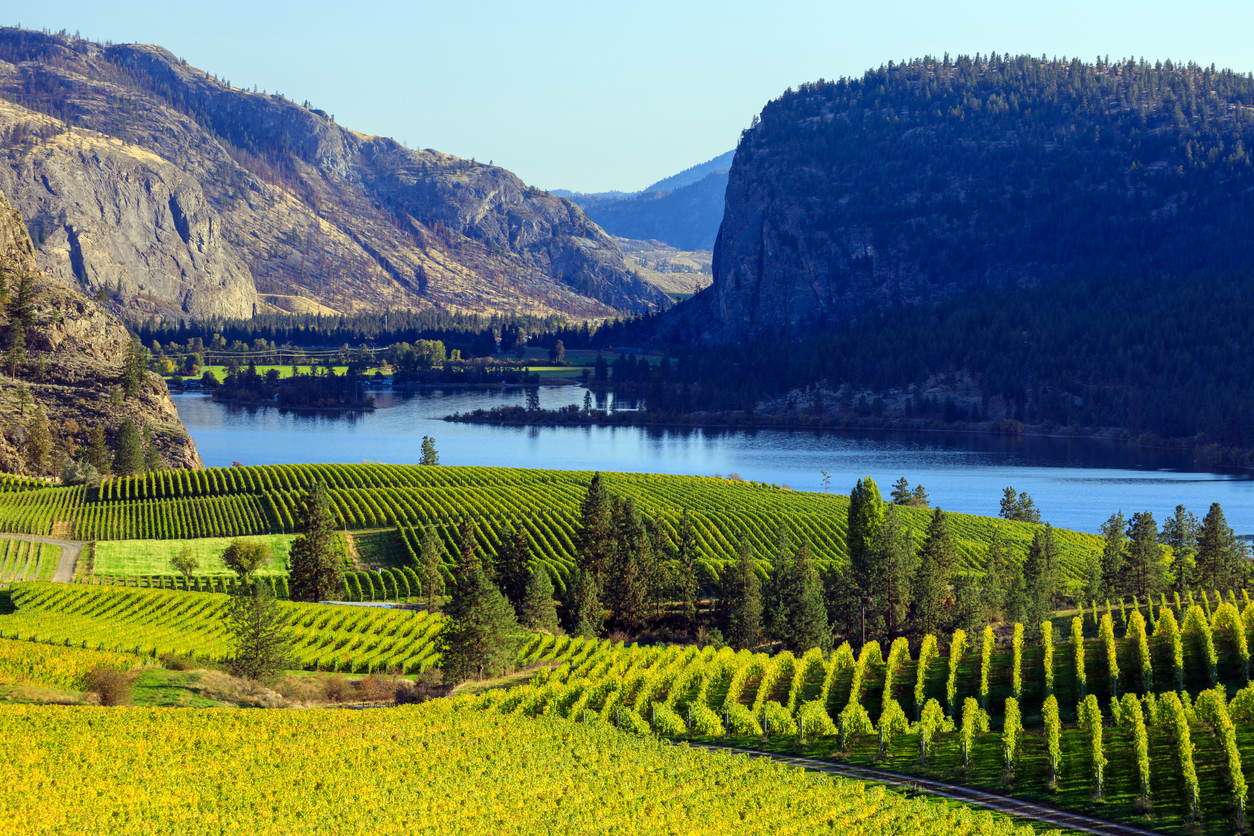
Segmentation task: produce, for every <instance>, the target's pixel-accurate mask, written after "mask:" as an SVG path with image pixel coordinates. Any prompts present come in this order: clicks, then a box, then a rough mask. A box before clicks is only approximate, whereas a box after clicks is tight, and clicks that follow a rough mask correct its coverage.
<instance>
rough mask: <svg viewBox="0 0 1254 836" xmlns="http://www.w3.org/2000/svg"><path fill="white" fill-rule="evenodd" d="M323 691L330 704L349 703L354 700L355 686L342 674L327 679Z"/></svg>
mask: <svg viewBox="0 0 1254 836" xmlns="http://www.w3.org/2000/svg"><path fill="white" fill-rule="evenodd" d="M323 691H324V692H325V693H326V697H327V700H328V701H330V702H336V703H341V702H349V701H350V700H352V698H353V685H352V683H351V682H349V681H348V677H346V676H345V675H344V674H342V673H340V674H336V675H335V676H331V677H327V680H326V682H325V683H324V684H323Z"/></svg>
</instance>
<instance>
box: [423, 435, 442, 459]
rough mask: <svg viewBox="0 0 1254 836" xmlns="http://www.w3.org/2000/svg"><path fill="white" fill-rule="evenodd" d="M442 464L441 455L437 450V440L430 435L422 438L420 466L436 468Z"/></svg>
mask: <svg viewBox="0 0 1254 836" xmlns="http://www.w3.org/2000/svg"><path fill="white" fill-rule="evenodd" d="M439 463H440V454H439V453H437V452H436V450H435V439H434V438H432V437H431V436H429V435H424V436H423V437H422V458H420V459H419V460H418V464H424V465H429V466H435V465H438V464H439Z"/></svg>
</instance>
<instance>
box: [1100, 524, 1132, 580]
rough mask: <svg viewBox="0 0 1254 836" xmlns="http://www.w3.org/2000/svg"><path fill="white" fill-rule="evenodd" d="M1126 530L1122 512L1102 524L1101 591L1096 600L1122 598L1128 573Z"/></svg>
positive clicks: (1126, 525) (1126, 526)
mask: <svg viewBox="0 0 1254 836" xmlns="http://www.w3.org/2000/svg"><path fill="white" fill-rule="evenodd" d="M1127 528H1128V523H1127V520H1126V519H1125V518H1124V516H1123V511H1122V510H1120V511H1117V512H1116V513H1114V514H1113V515H1111V517H1110V519H1108V520H1106V522H1104V523H1102V540H1103V542H1102V589H1101V593H1100V594H1099V595H1098V596H1097V597H1098V598H1122V597H1124V593H1125V591H1126V590H1125V588H1124V587H1125V582H1126V575H1127V571H1128V566H1127V543H1126V542H1125V537H1126V532H1127Z"/></svg>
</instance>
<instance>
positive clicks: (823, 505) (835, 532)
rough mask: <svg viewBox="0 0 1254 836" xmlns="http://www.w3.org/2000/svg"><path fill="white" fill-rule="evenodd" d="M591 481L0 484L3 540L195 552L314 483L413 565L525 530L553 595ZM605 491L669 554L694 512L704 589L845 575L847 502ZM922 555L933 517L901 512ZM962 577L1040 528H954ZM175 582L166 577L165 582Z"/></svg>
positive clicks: (242, 473) (241, 531)
mask: <svg viewBox="0 0 1254 836" xmlns="http://www.w3.org/2000/svg"><path fill="white" fill-rule="evenodd" d="M592 476H593V474H592V473H589V472H580V471H562V470H524V469H512V468H491V467H422V466H417V465H383V464H360V465H348V464H338V465H263V466H257V467H231V468H210V469H207V470H201V471H160V472H156V473H151V474H148V475H147V476H144V477H136V478H130V479H115V480H110V481H108V482H105V483H104V484H103V485H102V486H101V487H100V489H99V490H90V489H87V488H84V487H71V488H58V487H47V486H46V485H44V484H42V483H35V482H25V481H21V480H11V481H9V482H8V483H0V531H9V532H19V533H27V534H49V533H50V532H51V531H52V530H53V528H54V526H62V527H68V528H69V529H70V530H72V531H73V536H74V537H75V538H76V539H81V540H95V541H100V542H103V541H115V540H118V541H121V540H190V539H196V538H206V537H211V538H229V537H238V536H244V535H263V534H275V535H277V534H284V533H291V532H293V531H294V529H295V519H296V516H297V508H298V506H299V503H300V501H301V498H302V497H303V495H304V491H305V490H306V489H307V488H308V487H309V486H310V485H311V484H313V483H314V482H316V481H319V480H321V481H323V482H325V483H326V484H327V486H328V488H329V493H330V496H331V500H332V503H333V505H334V513H335V516H336V523H337V525H338V526H340V527H341V528H343V529H344V530H346V531H350V532H351V531H358V530H367V529H378V528H392V529H395V530H396V532H397V536H398V537H399V538H400V540H401V541H402V545H401V546H400V548H401V549H402V552H403V553H406V554H408V553H412V552H413V551H414V550H415V549H416V547H417V540H418V537H419V535H420V533H421V530H422V529H423V528H424V527H425V526H434V527H435V529H436V530H437V532H438V533H439V535H440V537H441V538H442V540H443V541H444V543H445V546H446V549H447V551H448V553H450V554H456V551H457V550H456V547H455V546H456V538H457V529H458V526H459V524H460V523H461V521H462V520H463V519H464V518H467V517H469V518H470V519H471V520H472V521H473V524H474V529H475V536H476V539H477V541H478V545H479V547H480V549H481V550H482V553H483V554H486V555H488V556H494V555H496V554H497V552H498V550H499V549H501V547H502V546H501V544H502V537H503V535H504V534H505V533H506V532H507V530H509V529H512V528H514V527H522V528H523V529H525V531H526V533H527V538H528V540H529V542H530V545H531V548H532V553H533V554H534V555H536V556H537V557H538V558H539V559H540V560H541V561H542V562H543V563H544V564H545V565H546V566H547V567H548V569H549V571H550V574H551V575H552V577H553V582H554V585H555V587H557V589H558V590H559V591H560V590H562V589H564V588H565V579H566V577H567V575H568V574H569V572H570V571H571V569H572V567H573V566H574V561H575V546H574V541H575V537H576V531H577V529H578V524H579V517H578V514H579V504H580V502H581V500H582V499H583V496H584V494H585V492H586V490H587V487H588V484H589V483H590V482H591V480H592ZM605 483H606V486H607V488H608V490H609V491H610V492H611V493H613V494H616V495H619V496H622V497H623V498H631V499H634V500H635V502H636V504H637V506H638V507H639V508H640V510H641V512H642V514H643V515H644V516H645V517H647V518H649V519H650V520H657V521H659V522H660V523H661V527H662V530H663V531H664V532H665V533H666V535H667V536H668V537H670V538H671V540H672V542H674V540H675V538H676V536H677V533H678V529H677V526H678V524H679V520H680V518H681V516H682V514H683V512H684V511H685V510H687V511H689V512H691V516H692V520H693V524H694V527H695V530H696V537H697V542H698V550H699V552H700V554H701V560H700V562H699V568H700V571H701V573H702V580H703V582H704V583H705V584H706V585H707V586H710V587H712V586H713V585H714V584H715V583H716V582H717V580H718V578H719V576H720V573H721V571H722V569H723V567H725V566H727V565H728V564H729V563H731V562H732V560H733V559H734V557H735V549H736V544H737V543H738V542H739V541H740V538H741V536H742V535H743V536H745V537H746V538H747V540H748V542H749V544H750V546H751V547H752V549H753V552H754V555H755V558H756V560H757V562H758V567H759V572H760V573H761V574H763V575H765V573H766V571H767V566H768V561H769V558H770V555H771V554H772V552H773V550H774V549H775V546H776V543H777V540H778V535H779V530H780V527H781V526H785V527H787V529H788V530H789V531H790V533H791V535H792V537H793V539H794V540H795V541H797V542H805V543H808V544H809V545H810V548H811V549H812V551H813V554H814V557H815V560H816V562H817V563H818V564H819V565H820V566H832V565H836V564H842V563H843V562H844V560H845V557H846V550H845V531H846V517H847V515H848V506H849V498H848V497H847V496H844V495H840V494H823V493H806V492H799V491H791V490H788V489H787V488H781V487H779V486H777V485H769V484H763V483H757V482H742V481H733V480H724V479H719V478H714V477H700V476H668V475H653V474H634V473H612V474H607V475H606V476H605ZM900 510H901V512H902V514H903V518H904V519H905V521H906V525H907V527H908V528H909V529H910V531H911V532H912V534H913V536H914V538H915V541H916V543H921V542H922V540H923V536H924V532H925V531H926V528H927V522H928V519H929V517H930V514H931V512H930V511H929V510H927V509H923V508H905V507H903V508H901V509H900ZM949 519H950V525H951V527H952V530H953V533H954V535H955V539H956V544H957V547H958V550H959V552H960V554H961V558H962V561H963V563H964V564H965V566H966V567H967V568H968V569H970V570H973V571H975V572H977V573H979V572H982V571H983V567H984V565H985V551H986V546H987V543H988V542H989V540H990V539H991V538H992V535H993V531H994V530H995V529H996V530H997V531H998V532H999V533H1000V536H1001V538H1002V539H1003V540H1004V541H1006V542H1008V543H1009V544H1010V546H1011V551H1012V553H1013V555H1014V557H1015V559H1016V560H1018V561H1021V560H1022V559H1023V557H1024V555H1025V554H1026V552H1027V548H1028V545H1029V544H1030V543H1031V541H1032V537H1033V535H1034V533H1035V531H1036V526H1033V525H1030V524H1027V523H1021V522H1012V521H1009V520H1001V519H994V518H990V517H978V516H972V515H966V514H951V515H949ZM1056 536H1057V540H1058V543H1059V546H1060V550H1061V555H1062V559H1063V566H1064V569H1065V572H1066V574H1067V576H1068V578H1069V579H1070V580H1071V581H1073V582H1078V581H1079V579H1080V577H1081V574H1082V572H1083V569H1084V566H1085V563H1086V561H1087V559H1088V556H1089V553H1090V552H1091V551H1095V550H1100V548H1101V546H1100V542H1099V541H1098V539H1097V538H1096V537H1094V536H1092V535H1088V534H1082V533H1078V532H1072V531H1065V530H1058V531H1056ZM165 571H166V573H168V574H170V575H173V574H174V570H173V569H167V570H165Z"/></svg>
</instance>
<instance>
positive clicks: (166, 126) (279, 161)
mask: <svg viewBox="0 0 1254 836" xmlns="http://www.w3.org/2000/svg"><path fill="white" fill-rule="evenodd" d="M0 93H3V95H4V98H5V99H6V100H7V101H5V102H0V162H2V163H6V164H0V188H3V189H4V190H5V191H7V192H8V193H9V194H10V196H11V197H12V199H13V201H14V203H15V204H16V205H17V206H18V207H19V208H20V209H21V210H22V212H23V214H24V215H25V216H26V220H27V224H28V227H29V229H30V231H31V234H32V237H33V238H34V239H35V245H36V257H37V259H38V262H39V264H40V266H41V267H42V268H43V269H44V270H45V271H47V272H48V273H49V275H52V276H54V277H56V278H57V279H58V280H61V281H63V282H66V283H68V284H74V285H77V286H78V287H80V288H82V289H84V290H85V291H88V292H89V293H92V294H94V293H96V292H97V291H100V290H104V291H105V293H106V294H107V295H108V297H109V298H110V299H111V302H110V305H111V307H113V309H115V310H118V311H120V312H124V313H125V314H127V315H129V316H133V317H136V316H146V315H161V316H187V315H191V316H197V317H205V316H214V315H218V316H250V315H251V314H252V313H253V312H255V311H258V310H273V309H275V308H279V309H285V310H322V311H324V312H325V311H327V310H334V311H345V312H350V311H367V310H382V309H385V308H389V307H393V308H398V307H399V308H419V309H420V308H428V307H432V306H438V307H441V308H445V309H448V310H458V311H471V312H496V311H500V312H517V313H540V314H548V313H563V314H568V315H572V316H605V315H608V314H610V313H612V312H613V311H614V310H622V311H637V312H638V311H646V310H653V309H664V308H666V307H668V306H669V300H668V299H667V298H666V296H665V295H664V294H662V293H661V292H659V291H657V290H656V289H655V288H652V287H651V286H649V285H648V284H647V283H645V282H643V281H641V280H639V279H638V278H637V277H636V276H635V275H634V274H633V272H632V271H631V270H630V269H629V268H628V267H627V265H626V264H625V263H624V261H623V257H622V253H621V252H619V250H618V248H617V246H616V245H615V244H614V241H613V239H611V238H610V237H608V236H607V235H606V234H605V233H604V232H602V231H601V230H600V228H599V227H597V226H596V224H594V223H592V222H591V221H589V220H588V218H587V217H586V216H585V215H584V213H583V212H582V210H580V209H579V208H578V207H577V206H575V205H574V204H572V203H570V202H569V201H567V200H565V199H563V198H559V197H555V196H553V195H550V194H547V193H545V192H541V191H539V190H536V189H530V188H528V187H527V186H526V185H525V184H524V183H523V182H522V181H521V180H519V178H518V177H516V176H515V175H513V174H511V173H510V172H508V171H505V170H504V169H501V168H497V167H493V166H487V165H482V164H477V163H474V162H473V161H468V160H462V159H458V158H456V157H452V156H449V155H447V154H441V153H439V152H437V151H431V150H427V151H415V150H411V149H408V148H405V147H403V146H401V145H400V144H398V143H396V142H393V141H392V140H389V139H383V138H380V137H373V136H367V135H364V134H360V133H357V132H355V131H351V130H348V129H345V128H343V127H341V126H339V125H338V124H336V123H335V122H334V121H333V117H331V116H329V115H328V114H326V113H324V112H322V111H319V110H316V109H313V108H310V107H308V106H301V105H297V104H295V103H294V102H290V101H288V100H287V99H285V98H283V97H282V96H280V95H278V94H272V95H266V94H262V93H256V92H250V91H247V90H241V89H238V88H235V87H231V86H230V85H228V84H227V83H225V82H223V81H219V80H218V79H216V78H214V77H212V76H210V75H208V74H207V73H205V72H204V71H201V70H198V69H195V68H192V67H189V66H187V65H186V64H184V63H182V62H180V61H179V60H178V59H176V58H175V57H174V56H173V55H171V54H170V53H169V52H167V51H165V50H163V49H160V48H158V47H153V46H143V45H121V46H111V47H108V48H105V47H102V46H100V45H97V44H93V43H89V42H86V41H75V40H72V39H67V38H62V37H58V36H52V35H42V34H38V33H32V32H25V31H21V30H14V29H0Z"/></svg>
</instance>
